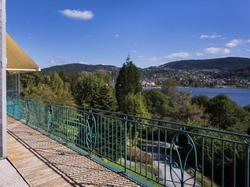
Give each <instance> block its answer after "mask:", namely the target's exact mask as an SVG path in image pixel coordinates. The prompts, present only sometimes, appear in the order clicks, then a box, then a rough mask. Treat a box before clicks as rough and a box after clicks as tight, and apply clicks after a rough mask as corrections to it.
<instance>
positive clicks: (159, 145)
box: [8, 98, 250, 186]
mask: <svg viewBox="0 0 250 187" xmlns="http://www.w3.org/2000/svg"><path fill="white" fill-rule="evenodd" d="M8 114H9V116H12V117H14V118H15V119H13V118H9V119H8V121H9V124H8V132H9V135H8V136H9V137H8V140H9V145H8V150H9V156H8V158H9V160H10V162H11V163H12V164H13V165H14V166H15V167H16V169H17V170H18V171H19V173H21V175H22V176H23V178H24V179H25V180H26V181H27V183H28V184H29V185H30V186H70V185H71V186H138V185H143V186H249V167H250V165H249V160H250V159H249V156H250V145H249V138H250V137H249V136H248V135H246V134H238V133H234V132H228V131H220V130H216V129H208V128H204V127H194V126H189V125H184V124H177V123H173V122H168V121H161V120H153V119H144V118H139V117H136V116H129V115H124V114H120V113H113V112H108V111H101V110H95V109H87V108H79V107H75V106H72V107H71V106H63V105H57V104H52V103H45V102H41V101H35V100H25V99H13V98H12V99H11V98H9V99H8ZM133 181H136V182H133Z"/></svg>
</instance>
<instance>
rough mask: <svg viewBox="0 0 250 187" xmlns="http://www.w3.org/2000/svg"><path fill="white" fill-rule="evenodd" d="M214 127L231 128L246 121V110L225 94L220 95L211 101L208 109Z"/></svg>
mask: <svg viewBox="0 0 250 187" xmlns="http://www.w3.org/2000/svg"><path fill="white" fill-rule="evenodd" d="M207 111H208V113H209V116H210V122H211V124H212V125H213V126H214V127H217V128H222V129H231V128H232V127H233V126H235V125H237V124H240V123H242V122H243V121H245V117H246V112H245V111H244V110H243V109H242V108H241V107H240V106H239V105H238V104H237V103H235V102H234V101H232V100H231V99H230V98H229V97H227V96H225V95H218V96H216V97H214V98H212V99H210V101H209V105H208V109H207Z"/></svg>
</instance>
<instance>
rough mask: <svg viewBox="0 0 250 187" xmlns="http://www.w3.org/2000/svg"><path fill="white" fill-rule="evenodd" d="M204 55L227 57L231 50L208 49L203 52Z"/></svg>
mask: <svg viewBox="0 0 250 187" xmlns="http://www.w3.org/2000/svg"><path fill="white" fill-rule="evenodd" d="M203 51H204V53H206V54H210V55H227V54H230V52H231V50H230V49H228V48H220V47H208V48H206V49H204V50H203Z"/></svg>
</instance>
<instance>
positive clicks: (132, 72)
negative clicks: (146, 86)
mask: <svg viewBox="0 0 250 187" xmlns="http://www.w3.org/2000/svg"><path fill="white" fill-rule="evenodd" d="M140 79H141V74H140V72H139V70H138V69H137V67H136V66H135V65H134V64H133V62H132V61H131V60H130V58H129V57H128V58H127V60H126V62H125V63H124V64H123V67H122V68H121V70H120V72H119V75H118V77H117V80H116V84H115V90H116V99H117V102H118V107H119V110H120V111H122V112H126V110H127V109H126V103H125V98H126V96H127V95H128V94H137V93H140V92H142V85H141V82H140Z"/></svg>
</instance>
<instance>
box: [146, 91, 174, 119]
mask: <svg viewBox="0 0 250 187" xmlns="http://www.w3.org/2000/svg"><path fill="white" fill-rule="evenodd" d="M145 98H146V102H147V107H148V110H149V112H150V113H151V114H153V116H156V117H161V118H163V117H168V118H169V117H172V114H173V113H175V112H176V110H177V108H176V106H175V105H174V103H173V102H172V100H171V98H170V97H169V96H167V95H166V94H164V93H163V92H162V91H160V90H155V89H154V90H149V91H145Z"/></svg>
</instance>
